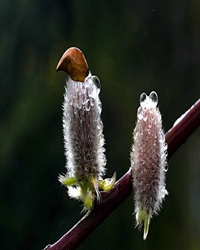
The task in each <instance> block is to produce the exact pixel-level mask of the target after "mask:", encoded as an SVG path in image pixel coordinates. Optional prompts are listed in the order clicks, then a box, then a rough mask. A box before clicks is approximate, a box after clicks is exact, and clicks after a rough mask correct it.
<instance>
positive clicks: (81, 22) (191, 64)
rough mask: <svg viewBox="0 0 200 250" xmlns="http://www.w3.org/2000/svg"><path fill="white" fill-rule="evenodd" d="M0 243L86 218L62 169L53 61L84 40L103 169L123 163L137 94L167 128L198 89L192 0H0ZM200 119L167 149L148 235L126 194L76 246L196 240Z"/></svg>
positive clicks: (34, 242) (198, 35)
mask: <svg viewBox="0 0 200 250" xmlns="http://www.w3.org/2000/svg"><path fill="white" fill-rule="evenodd" d="M0 26H1V32H0V55H1V56H0V82H1V84H0V108H1V109H0V112H1V114H0V115H1V116H0V117H1V118H0V138H1V140H0V143H1V144H0V148H1V150H0V210H1V212H0V238H1V240H0V249H21V250H23V249H42V248H44V247H45V246H46V245H47V244H48V243H54V242H55V241H56V240H57V239H59V238H60V237H61V236H62V235H63V234H64V233H65V232H67V230H69V229H70V228H71V227H72V226H73V225H74V224H75V223H76V222H77V221H78V220H79V219H80V218H81V216H82V215H81V214H80V212H81V210H82V207H81V203H79V202H77V201H74V200H70V199H69V197H68V195H67V193H66V188H64V187H61V186H60V184H59V182H58V180H57V178H58V175H59V173H62V172H64V171H65V157H64V150H63V137H62V109H61V107H62V102H63V94H64V86H65V80H66V77H67V76H66V74H64V72H59V73H56V71H55V68H56V65H57V63H58V61H59V59H60V57H61V56H62V54H63V53H64V51H65V50H66V49H68V48H69V47H71V46H77V47H79V48H80V49H81V50H82V51H83V53H84V54H85V56H86V59H87V61H88V64H89V67H90V70H91V72H92V73H93V74H95V75H97V76H98V77H99V78H100V80H101V84H102V89H101V101H102V104H103V112H102V119H103V122H104V134H105V139H106V152H107V161H108V164H107V168H108V171H107V174H106V177H111V175H112V174H113V172H114V171H116V172H117V177H118V178H120V177H121V176H122V175H123V174H124V173H125V172H126V171H127V170H128V168H129V165H130V164H129V154H130V149H131V144H132V130H133V128H134V126H135V122H136V111H137V107H138V105H139V96H140V94H141V93H142V92H146V93H147V94H149V93H150V91H152V90H155V91H156V92H157V93H158V96H159V106H160V110H161V113H162V115H163V126H164V129H165V131H167V130H168V129H169V128H170V127H171V126H172V125H173V123H174V121H175V120H176V119H177V118H178V117H179V116H180V115H181V114H182V113H184V112H185V111H186V110H187V109H188V108H189V107H190V106H191V105H192V104H193V103H194V102H195V101H196V100H197V99H198V98H199V95H200V1H199V0H182V1H178V0H168V1H161V0H156V1H154V0H152V1H147V0H146V1H145V0H134V1H129V0H127V1H122V0H115V1H114V0H112V1H105V0H102V1H97V0H88V1H81V0H79V1H78V0H73V1H64V0H48V1H47V0H43V1H39V0H15V1H11V0H2V1H0ZM199 142H200V129H198V130H197V131H196V132H195V133H194V134H193V135H192V136H191V137H190V139H189V140H188V141H187V142H186V143H185V144H184V145H183V146H181V148H180V149H179V150H178V151H177V152H176V153H175V154H174V156H173V157H172V159H170V161H169V170H168V173H167V189H168V191H169V196H167V197H166V199H165V201H164V203H163V209H162V210H161V212H160V213H159V216H155V217H154V218H153V219H152V221H151V225H150V231H149V235H148V238H147V240H146V241H143V240H142V232H139V231H138V230H137V229H135V218H134V216H132V213H133V202H132V200H133V198H132V197H131V196H130V197H129V198H128V199H127V200H126V201H125V202H124V203H123V204H122V205H121V206H120V207H119V208H118V209H117V210H116V211H115V212H114V213H113V214H112V215H110V216H109V218H107V220H106V221H105V222H104V223H103V224H102V225H101V226H100V227H99V228H98V229H97V230H96V231H95V232H94V233H93V234H92V235H90V236H89V237H88V238H87V239H86V240H85V241H84V243H83V244H82V245H81V246H80V247H79V249H105V250H107V249H111V250H112V249H153V250H155V249H171V250H173V249H192V250H193V249H194V250H196V249H200V237H199V236H200V213H199V211H200V154H199V152H200V143H199Z"/></svg>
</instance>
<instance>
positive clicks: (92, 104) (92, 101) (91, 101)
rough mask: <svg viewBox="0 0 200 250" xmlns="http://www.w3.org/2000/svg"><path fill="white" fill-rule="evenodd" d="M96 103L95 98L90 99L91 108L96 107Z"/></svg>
mask: <svg viewBox="0 0 200 250" xmlns="http://www.w3.org/2000/svg"><path fill="white" fill-rule="evenodd" d="M94 102H95V101H94V98H93V97H90V105H91V106H94Z"/></svg>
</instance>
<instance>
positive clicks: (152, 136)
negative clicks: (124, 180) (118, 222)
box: [131, 91, 167, 239]
mask: <svg viewBox="0 0 200 250" xmlns="http://www.w3.org/2000/svg"><path fill="white" fill-rule="evenodd" d="M157 103H158V96H157V94H156V93H155V92H154V91H153V92H151V93H150V95H149V96H147V95H146V94H145V93H143V94H141V96H140V107H139V108H138V111H137V123H136V127H135V129H134V133H133V139H134V144H133V146H132V152H131V168H132V174H133V189H134V200H135V214H136V222H137V225H139V226H141V225H142V224H143V223H144V239H146V237H147V234H148V228H149V223H150V219H151V217H152V215H153V214H156V213H157V212H158V211H159V209H160V206H161V202H162V200H163V198H164V197H165V195H166V194H167V190H166V189H165V172H166V165H167V161H166V158H167V152H166V151H167V144H166V143H165V135H164V132H163V130H162V119H161V114H160V111H159V109H158V107H157Z"/></svg>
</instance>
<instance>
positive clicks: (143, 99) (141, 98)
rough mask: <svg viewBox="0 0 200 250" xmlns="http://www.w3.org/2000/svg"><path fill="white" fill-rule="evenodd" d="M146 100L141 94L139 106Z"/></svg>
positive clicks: (143, 94) (145, 96)
mask: <svg viewBox="0 0 200 250" xmlns="http://www.w3.org/2000/svg"><path fill="white" fill-rule="evenodd" d="M146 99H147V95H146V94H145V93H142V94H141V95H140V104H142V103H143V102H144V101H145V100H146Z"/></svg>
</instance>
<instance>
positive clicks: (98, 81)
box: [92, 76, 101, 89]
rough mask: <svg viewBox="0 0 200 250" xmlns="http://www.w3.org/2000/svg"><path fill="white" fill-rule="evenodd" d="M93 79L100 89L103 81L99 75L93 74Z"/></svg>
mask: <svg viewBox="0 0 200 250" xmlns="http://www.w3.org/2000/svg"><path fill="white" fill-rule="evenodd" d="M92 81H93V83H94V84H95V85H96V87H97V88H98V89H101V83H100V80H99V78H98V77H97V76H92Z"/></svg>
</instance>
